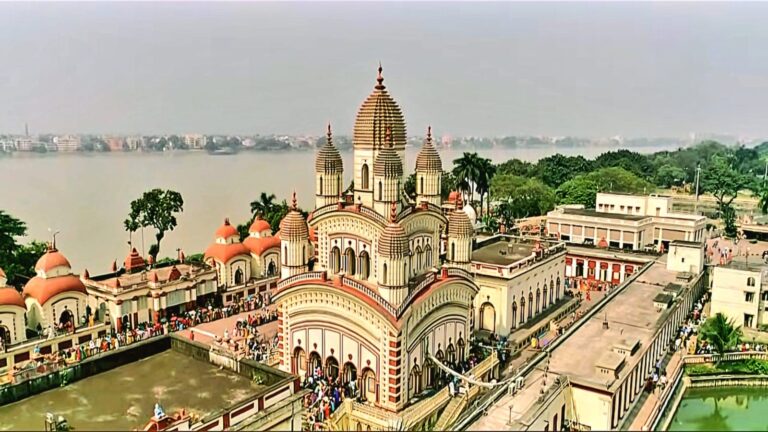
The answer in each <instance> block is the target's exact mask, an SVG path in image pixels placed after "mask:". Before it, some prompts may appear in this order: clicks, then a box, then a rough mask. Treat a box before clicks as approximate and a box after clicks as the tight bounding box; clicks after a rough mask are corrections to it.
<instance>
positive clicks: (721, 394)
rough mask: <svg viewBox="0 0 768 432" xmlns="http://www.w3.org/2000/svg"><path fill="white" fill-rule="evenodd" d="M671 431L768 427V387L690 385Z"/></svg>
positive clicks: (733, 429)
mask: <svg viewBox="0 0 768 432" xmlns="http://www.w3.org/2000/svg"><path fill="white" fill-rule="evenodd" d="M669 430H670V431H768V388H765V387H718V388H694V389H689V390H687V391H686V392H685V394H684V395H683V399H682V401H681V402H680V406H679V407H678V409H677V412H675V415H674V416H673V417H672V422H671V423H670V425H669Z"/></svg>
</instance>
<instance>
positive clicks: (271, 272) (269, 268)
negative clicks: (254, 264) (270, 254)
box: [267, 259, 277, 276]
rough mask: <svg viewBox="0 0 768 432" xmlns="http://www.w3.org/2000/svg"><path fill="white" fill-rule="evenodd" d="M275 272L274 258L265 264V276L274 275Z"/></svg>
mask: <svg viewBox="0 0 768 432" xmlns="http://www.w3.org/2000/svg"><path fill="white" fill-rule="evenodd" d="M276 273H277V266H276V265H275V260H272V259H271V260H269V264H268V265H267V276H274V275H275V274H276Z"/></svg>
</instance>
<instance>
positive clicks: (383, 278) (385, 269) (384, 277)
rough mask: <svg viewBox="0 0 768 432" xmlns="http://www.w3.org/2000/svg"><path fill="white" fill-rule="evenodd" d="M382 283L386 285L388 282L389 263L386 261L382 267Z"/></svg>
mask: <svg viewBox="0 0 768 432" xmlns="http://www.w3.org/2000/svg"><path fill="white" fill-rule="evenodd" d="M381 283H382V284H384V285H386V284H387V263H384V265H383V266H382V269H381Z"/></svg>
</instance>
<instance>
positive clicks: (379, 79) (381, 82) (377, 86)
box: [375, 62, 385, 90]
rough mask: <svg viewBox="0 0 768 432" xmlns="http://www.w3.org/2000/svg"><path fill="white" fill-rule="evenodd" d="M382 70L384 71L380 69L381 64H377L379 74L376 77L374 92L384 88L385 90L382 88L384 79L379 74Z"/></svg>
mask: <svg viewBox="0 0 768 432" xmlns="http://www.w3.org/2000/svg"><path fill="white" fill-rule="evenodd" d="M383 70H384V69H383V68H382V67H381V62H379V74H378V75H377V76H376V82H378V84H377V85H376V87H375V89H376V90H384V88H385V87H384V77H383V76H382V75H381V72H382V71H383Z"/></svg>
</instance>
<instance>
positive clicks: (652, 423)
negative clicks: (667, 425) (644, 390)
mask: <svg viewBox="0 0 768 432" xmlns="http://www.w3.org/2000/svg"><path fill="white" fill-rule="evenodd" d="M684 370H685V367H684V359H683V358H681V359H680V360H679V361H678V364H677V369H676V370H675V373H674V375H672V379H671V380H669V385H668V386H667V391H666V392H665V394H664V395H663V396H662V397H661V398H660V399H659V400H657V401H656V403H655V405H654V406H653V410H652V411H651V414H650V415H649V416H648V419H647V420H646V421H645V423H644V424H643V430H656V426H658V423H659V421H660V420H661V416H662V414H663V413H664V411H665V410H666V408H667V406H668V405H669V402H670V400H671V399H672V397H673V396H674V395H675V394H676V393H677V390H678V389H679V384H680V380H681V379H682V376H683V371H684Z"/></svg>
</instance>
